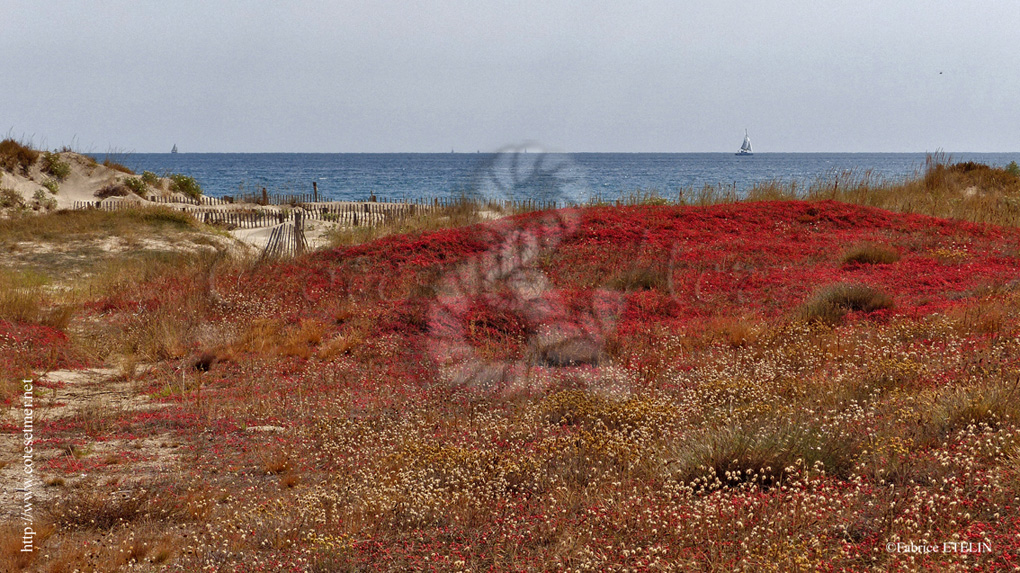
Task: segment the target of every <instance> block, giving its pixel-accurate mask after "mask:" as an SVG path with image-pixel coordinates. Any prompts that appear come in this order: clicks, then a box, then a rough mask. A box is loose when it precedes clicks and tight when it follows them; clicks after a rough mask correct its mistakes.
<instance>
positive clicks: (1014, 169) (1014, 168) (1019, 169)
mask: <svg viewBox="0 0 1020 573" xmlns="http://www.w3.org/2000/svg"><path fill="white" fill-rule="evenodd" d="M1006 172H1007V173H1009V174H1010V175H1014V176H1016V177H1020V165H1017V164H1016V161H1010V162H1009V165H1007V166H1006Z"/></svg>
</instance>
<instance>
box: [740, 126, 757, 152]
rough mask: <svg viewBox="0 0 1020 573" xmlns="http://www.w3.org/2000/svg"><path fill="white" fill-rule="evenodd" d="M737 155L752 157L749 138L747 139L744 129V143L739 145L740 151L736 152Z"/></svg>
mask: <svg viewBox="0 0 1020 573" xmlns="http://www.w3.org/2000/svg"><path fill="white" fill-rule="evenodd" d="M737 155H754V152H753V151H751V138H750V137H748V135H747V130H746V129H745V130H744V143H741V144H740V151H738V152H737Z"/></svg>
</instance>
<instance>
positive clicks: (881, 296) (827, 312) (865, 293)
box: [799, 283, 893, 324]
mask: <svg viewBox="0 0 1020 573" xmlns="http://www.w3.org/2000/svg"><path fill="white" fill-rule="evenodd" d="M892 306H893V300H892V297H890V296H889V295H887V294H885V293H883V292H881V291H878V290H876V289H873V288H871V287H869V286H865V285H858V284H846V283H841V284H836V285H830V286H827V287H824V288H822V289H821V290H819V291H818V292H816V293H815V295H814V296H812V297H811V298H810V299H809V300H808V301H807V302H805V303H804V304H803V305H802V306H801V307H800V310H799V317H800V318H801V319H802V320H804V321H806V322H823V323H826V324H835V323H837V322H839V321H840V320H842V319H843V317H844V316H846V314H847V313H849V312H874V311H876V310H882V309H887V308H892Z"/></svg>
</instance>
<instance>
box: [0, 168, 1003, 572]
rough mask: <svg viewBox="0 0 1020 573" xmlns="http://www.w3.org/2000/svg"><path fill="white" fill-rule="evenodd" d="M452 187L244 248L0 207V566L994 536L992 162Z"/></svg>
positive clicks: (627, 556)
mask: <svg viewBox="0 0 1020 573" xmlns="http://www.w3.org/2000/svg"><path fill="white" fill-rule="evenodd" d="M15 155H16V154H15ZM12 161H13V163H12V165H15V166H16V165H20V164H19V163H17V161H16V160H12ZM477 211H478V210H477V209H474V210H470V209H467V208H466V206H465V205H457V206H453V207H450V208H449V209H448V210H446V211H444V210H435V211H431V212H428V213H427V214H425V215H422V216H421V217H419V218H417V219H405V220H401V221H395V222H393V223H392V224H391V225H388V226H386V225H384V226H379V227H373V228H365V229H363V230H358V231H356V232H355V231H351V230H344V229H339V230H337V231H336V233H335V235H334V246H333V247H332V248H330V249H328V250H322V251H317V252H313V253H309V254H306V255H303V256H301V257H298V258H289V259H273V260H254V259H246V258H240V257H238V256H236V255H233V254H231V251H230V250H229V249H227V248H225V247H223V246H222V244H221V243H220V242H217V240H214V239H216V238H217V237H218V235H216V234H215V232H214V231H212V230H209V229H207V228H205V227H204V226H203V225H201V224H199V223H197V222H196V221H194V220H192V219H190V218H189V217H187V216H184V215H180V214H177V213H172V212H164V211H156V210H130V211H122V212H55V213H50V214H45V215H39V216H37V217H35V218H32V219H31V221H32V222H31V223H29V219H28V218H26V217H15V218H11V219H7V220H0V245H2V246H3V249H4V251H3V252H2V253H0V255H2V256H3V257H5V259H4V264H5V266H4V270H3V271H2V272H0V286H2V290H0V372H2V374H0V399H2V400H3V402H4V403H5V404H6V405H7V406H8V409H9V413H8V415H7V416H6V417H5V418H4V430H5V436H6V437H10V438H11V439H12V444H13V443H14V441H16V440H19V439H20V436H21V426H20V419H19V418H18V415H19V413H20V412H21V394H20V390H21V388H22V382H21V380H22V379H24V378H32V379H33V380H35V396H36V402H37V412H38V413H37V416H38V417H39V418H40V421H39V423H38V425H37V427H36V434H37V439H38V444H37V448H36V456H37V457H36V462H35V463H36V467H37V469H38V472H39V477H40V479H41V480H42V482H41V484H40V485H39V486H38V489H37V492H36V495H37V496H38V498H39V500H38V501H39V503H38V506H37V514H36V518H35V525H36V526H35V529H36V530H37V531H38V532H39V533H38V535H37V536H36V538H35V544H36V547H37V550H36V551H34V552H32V553H24V552H21V551H20V549H21V548H22V545H21V544H22V541H21V527H20V526H19V525H18V524H17V523H15V522H13V521H11V522H10V523H8V524H6V525H4V526H3V528H4V529H3V537H2V540H3V541H2V545H0V568H6V569H11V570H14V569H16V568H18V567H27V568H32V569H35V570H39V571H74V570H81V571H115V570H124V569H127V568H129V567H132V568H133V570H143V571H147V570H159V569H161V568H172V569H180V570H187V571H197V570H204V569H210V570H237V571H322V572H326V571H348V570H434V571H504V570H506V571H524V570H577V571H608V570H634V571H659V570H666V571H669V570H678V571H687V570H693V571H733V570H740V571H795V570H816V569H821V570H847V571H872V570H882V571H917V570H979V571H999V570H1004V569H1012V568H1015V567H1017V566H1020V558H1018V557H1017V556H1018V550H1020V537H1018V536H1017V533H1016V532H1017V531H1020V339H1018V334H1020V272H1018V269H1020V229H1018V227H1020V175H1017V174H1015V173H1013V172H1011V171H1010V170H1009V169H998V168H991V167H987V166H982V165H975V164H950V163H947V162H943V161H939V160H937V159H936V160H933V161H932V162H931V163H930V164H929V165H928V166H927V168H926V170H925V171H924V173H922V174H920V175H919V177H918V178H916V179H914V180H911V181H908V182H905V183H897V184H886V183H880V182H872V181H870V180H869V178H868V177H867V175H866V174H865V175H859V176H852V175H847V176H836V177H833V178H831V179H829V180H827V181H822V182H818V183H817V184H815V185H812V186H811V187H810V188H808V189H797V188H794V187H791V186H786V185H782V184H779V183H775V184H770V185H761V186H758V187H757V188H755V189H754V190H753V191H752V192H751V193H750V196H749V197H748V198H746V199H744V200H739V201H738V200H736V199H735V198H733V197H730V196H727V195H726V194H725V193H724V192H722V191H720V190H717V189H705V190H701V191H699V192H691V193H687V194H685V195H684V196H682V197H680V198H674V199H673V200H670V201H666V200H664V199H663V198H660V197H654V196H650V195H640V196H635V198H634V199H632V200H631V201H626V202H622V204H619V205H617V204H593V205H590V206H586V207H578V208H570V209H560V210H546V211H528V212H514V213H511V214H509V215H507V216H505V217H501V218H498V219H494V220H487V219H485V218H484V217H481V216H479V215H478V214H477ZM203 233H204V234H205V235H207V236H208V237H210V238H209V239H208V240H207V241H206V242H205V243H204V246H203V241H202V240H201V239H199V238H198V237H200V236H202V235H203ZM121 235H129V236H130V237H133V239H132V240H135V241H137V242H138V244H139V245H142V246H143V247H144V248H143V249H141V251H142V252H136V251H135V250H130V249H127V250H122V251H116V250H113V251H109V250H107V251H103V254H99V255H96V256H94V257H91V258H89V260H88V262H87V263H85V262H83V261H82V260H81V259H80V258H79V259H75V258H73V257H71V256H66V257H63V258H61V257H60V256H58V255H59V253H58V254H56V255H52V257H53V258H39V253H41V252H43V251H45V249H47V248H49V247H48V246H52V245H53V244H54V243H60V242H67V241H71V242H84V243H88V242H90V241H91V242H96V241H99V242H102V241H110V240H113V239H116V238H117V237H120V236H121ZM153 237H155V238H158V239H159V241H157V242H158V243H159V244H160V245H163V246H162V247H160V246H159V245H156V246H153V245H152V244H149V243H143V242H142V238H147V239H151V238H153ZM184 243H186V244H187V245H189V246H188V248H186V249H179V248H176V249H175V248H174V247H173V246H174V245H177V246H180V245H181V244H184ZM161 249H162V250H161ZM85 369H92V371H94V372H101V373H104V375H103V377H102V378H95V379H89V380H87V381H82V380H81V378H80V377H76V376H78V375H77V374H75V373H76V372H81V371H83V370H85ZM47 373H49V374H47ZM111 396H112V398H111ZM4 451H5V452H12V453H8V454H6V455H8V456H9V459H4V460H0V464H4V465H5V466H6V467H5V468H3V469H2V470H0V471H3V472H4V474H3V475H4V476H5V478H4V479H5V480H6V479H7V477H6V476H8V475H14V474H15V471H14V470H15V469H20V465H19V464H20V463H21V459H20V454H17V456H16V453H17V452H18V449H17V448H14V447H12V448H5V450H4ZM10 503H16V501H15V499H14V498H12V500H10ZM950 543H955V544H957V545H953V546H949V545H943V544H950ZM897 544H912V545H911V546H928V547H930V546H938V548H939V551H927V552H909V551H900V550H897V549H896V548H897V547H900V546H898V545H897ZM890 547H892V548H893V549H892V550H890V549H889V548H890ZM944 547H945V548H947V549H945V550H943V548H944ZM961 548H962V549H961ZM950 549H952V550H950Z"/></svg>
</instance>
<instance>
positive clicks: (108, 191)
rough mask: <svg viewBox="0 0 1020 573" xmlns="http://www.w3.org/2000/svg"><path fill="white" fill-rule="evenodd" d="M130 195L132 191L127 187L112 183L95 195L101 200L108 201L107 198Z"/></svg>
mask: <svg viewBox="0 0 1020 573" xmlns="http://www.w3.org/2000/svg"><path fill="white" fill-rule="evenodd" d="M129 193H131V189H130V188H129V187H128V186H127V185H124V184H123V183H110V184H109V185H107V186H106V187H103V188H102V189H100V190H99V191H96V192H95V193H94V195H95V196H96V197H99V198H100V199H106V198H107V197H126V196H127V195H128V194H129Z"/></svg>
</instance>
